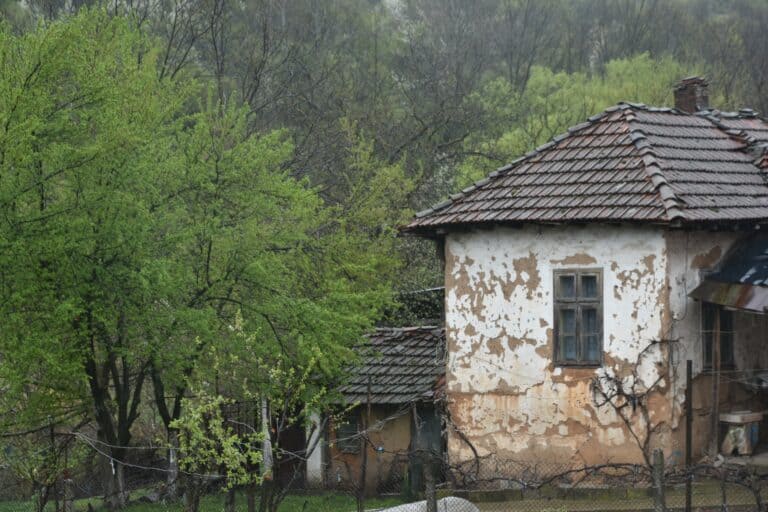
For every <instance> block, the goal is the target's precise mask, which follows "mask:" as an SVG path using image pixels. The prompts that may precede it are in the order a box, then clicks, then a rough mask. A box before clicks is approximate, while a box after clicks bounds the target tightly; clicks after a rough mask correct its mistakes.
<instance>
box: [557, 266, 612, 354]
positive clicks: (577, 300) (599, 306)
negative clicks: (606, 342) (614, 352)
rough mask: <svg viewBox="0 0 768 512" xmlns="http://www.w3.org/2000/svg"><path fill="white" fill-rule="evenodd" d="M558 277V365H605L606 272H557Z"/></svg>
mask: <svg viewBox="0 0 768 512" xmlns="http://www.w3.org/2000/svg"><path fill="white" fill-rule="evenodd" d="M554 277H555V301H554V304H555V315H554V318H555V362H556V364H558V365H563V366H565V365H584V366H596V365H600V364H602V359H603V289H602V281H603V279H602V277H603V276H602V271H601V270H557V271H555V274H554Z"/></svg>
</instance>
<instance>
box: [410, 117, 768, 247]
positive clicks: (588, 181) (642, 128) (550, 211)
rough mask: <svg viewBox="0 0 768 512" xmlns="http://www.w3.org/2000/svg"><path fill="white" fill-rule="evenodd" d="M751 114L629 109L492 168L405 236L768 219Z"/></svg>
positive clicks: (759, 132)
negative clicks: (511, 225) (500, 227)
mask: <svg viewBox="0 0 768 512" xmlns="http://www.w3.org/2000/svg"><path fill="white" fill-rule="evenodd" d="M765 141H768V123H766V121H764V120H763V119H761V118H759V117H757V116H756V114H755V113H754V112H752V111H741V112H739V113H734V114H724V113H719V112H716V111H709V112H706V113H703V114H701V113H700V114H686V113H683V112H680V111H677V110H674V109H660V108H651V107H645V106H642V105H635V104H632V105H629V104H622V105H618V106H616V107H611V108H610V109H608V110H606V111H605V112H603V113H602V114H599V115H597V116H593V117H592V118H590V120H589V121H588V122H587V123H583V124H581V125H578V126H576V127H574V128H571V129H570V130H569V131H568V133H567V134H564V135H562V136H558V137H555V138H553V139H552V141H551V142H549V143H547V144H545V145H544V146H542V147H540V148H538V149H537V150H535V151H532V152H531V153H529V154H528V155H526V157H524V158H522V159H518V160H517V161H515V162H513V163H512V164H510V165H508V166H505V167H502V168H501V169H498V170H497V171H494V172H493V173H491V174H490V175H489V177H488V178H487V179H485V180H482V181H481V182H478V183H477V184H475V185H474V186H472V187H468V188H467V189H465V190H464V191H463V192H462V193H460V194H457V195H454V196H452V199H451V200H449V201H446V202H443V203H441V204H439V205H437V206H435V207H433V208H431V209H429V210H426V211H424V212H420V213H419V214H417V216H416V218H415V219H414V220H413V221H412V222H411V223H410V224H409V225H408V226H406V227H405V228H404V230H405V231H414V232H424V233H431V232H433V231H434V230H435V229H437V228H439V227H442V228H449V227H450V226H455V225H468V224H470V225H471V224H482V223H496V222H575V221H578V222H582V221H644V222H646V221H651V222H661V223H665V222H670V221H672V220H677V221H680V222H685V221H692V222H701V221H741V220H766V219H768V186H766V181H765V178H764V174H765V171H764V170H763V171H761V169H760V167H761V166H762V165H763V164H762V163H763V162H764V161H765V162H766V165H768V158H763V157H758V156H756V154H755V148H756V145H759V144H762V143H764V142H765Z"/></svg>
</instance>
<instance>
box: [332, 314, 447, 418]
mask: <svg viewBox="0 0 768 512" xmlns="http://www.w3.org/2000/svg"><path fill="white" fill-rule="evenodd" d="M368 339H369V343H367V344H365V345H362V346H361V347H359V348H358V350H359V351H360V352H361V354H360V355H361V362H360V364H359V365H358V366H356V367H355V368H352V375H351V378H350V380H349V382H348V383H347V384H345V385H344V386H341V388H340V389H339V391H341V393H342V394H343V395H344V398H345V399H346V400H347V402H350V403H353V402H360V403H367V401H368V395H369V384H370V401H371V403H372V404H406V403H410V402H414V401H418V400H431V399H432V398H433V397H434V394H435V391H437V388H438V382H439V381H440V380H441V378H442V376H443V375H444V374H445V332H444V330H443V329H442V328H439V327H406V328H397V329H396V328H381V329H376V331H375V332H374V333H373V334H371V335H369V336H368Z"/></svg>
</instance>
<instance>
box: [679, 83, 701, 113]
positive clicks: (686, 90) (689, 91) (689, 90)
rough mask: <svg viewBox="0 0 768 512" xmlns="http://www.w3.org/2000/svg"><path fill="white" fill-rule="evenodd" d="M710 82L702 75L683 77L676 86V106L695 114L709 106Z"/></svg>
mask: <svg viewBox="0 0 768 512" xmlns="http://www.w3.org/2000/svg"><path fill="white" fill-rule="evenodd" d="M708 85H709V84H708V83H707V81H706V80H705V79H703V78H702V77H700V76H689V77H688V78H683V79H682V80H680V83H679V84H677V85H676V86H675V108H677V109H678V110H682V111H683V112H688V113H689V114H693V113H695V112H698V111H700V110H707V109H708V108H709V94H708V93H707V86H708Z"/></svg>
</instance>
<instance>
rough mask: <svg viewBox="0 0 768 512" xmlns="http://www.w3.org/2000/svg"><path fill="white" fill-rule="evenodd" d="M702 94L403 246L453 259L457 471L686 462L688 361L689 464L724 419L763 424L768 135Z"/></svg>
mask: <svg viewBox="0 0 768 512" xmlns="http://www.w3.org/2000/svg"><path fill="white" fill-rule="evenodd" d="M706 87H707V84H706V82H705V81H704V80H702V79H699V78H691V79H686V80H684V81H683V82H681V83H680V85H679V86H678V87H677V89H676V91H675V99H676V107H675V108H654V107H648V106H645V105H638V104H629V103H627V104H619V105H616V106H614V107H611V108H608V109H607V110H606V111H604V112H602V113H600V114H597V115H595V116H593V117H591V118H589V120H587V121H586V122H584V123H582V124H579V125H577V126H574V127H572V128H571V129H569V130H568V132H567V133H565V134H563V135H560V136H557V137H555V138H553V139H552V140H551V141H549V142H547V143H546V144H544V145H543V146H541V147H539V148H537V149H535V150H534V151H531V152H530V153H528V154H526V155H525V156H524V157H522V158H520V159H518V160H516V161H514V162H512V163H511V164H509V165H506V166H504V167H502V168H500V169H498V170H496V171H494V172H492V173H490V174H489V175H488V177H487V178H486V179H484V180H481V181H480V182H478V183H475V184H474V185H472V186H470V187H468V188H466V189H464V190H463V191H461V192H460V193H458V194H455V195H453V196H451V198H450V199H449V200H447V201H445V202H443V203H440V204H438V205H436V206H434V207H433V208H431V209H429V210H426V211H423V212H421V213H419V214H417V216H416V218H415V219H414V220H413V221H412V222H411V223H410V224H409V225H408V226H407V227H405V231H406V232H408V233H412V234H416V235H420V236H424V237H430V238H433V239H435V240H436V241H437V242H438V244H439V247H440V248H441V249H442V253H443V255H444V263H445V327H446V344H447V353H448V355H447V364H446V390H445V392H446V402H447V410H448V416H449V418H450V422H451V432H452V433H450V434H449V438H448V444H447V451H448V457H449V459H451V460H452V461H453V462H456V461H461V460H466V459H469V458H471V457H472V456H473V454H474V453H475V451H476V452H477V453H478V454H479V455H481V456H483V455H488V454H495V455H496V457H502V458H503V457H507V458H510V459H517V460H534V459H535V460H542V461H557V462H568V461H571V462H575V463H587V464H591V463H596V462H604V461H613V462H624V461H626V462H640V461H643V460H644V456H647V454H648V453H649V451H650V450H652V449H653V448H655V447H661V448H663V449H664V451H665V452H666V454H667V457H668V458H671V459H672V461H680V459H681V458H682V454H683V452H684V449H685V436H684V423H685V422H684V417H685V416H684V414H685V408H686V403H685V384H686V382H685V379H686V371H685V366H686V360H689V359H690V360H692V361H693V375H694V379H693V385H692V388H693V389H692V391H693V399H692V404H691V405H692V407H693V411H694V420H693V421H694V428H693V451H694V456H697V455H700V454H701V453H703V452H704V450H705V449H706V448H707V446H709V445H718V446H719V445H720V443H721V441H722V439H721V432H720V430H721V429H723V428H725V426H724V425H723V424H722V423H721V422H720V420H721V419H723V417H722V416H721V414H725V413H729V412H738V411H744V410H748V411H751V412H756V413H757V415H756V417H757V418H758V420H759V418H761V417H762V414H760V411H762V410H763V407H764V400H763V398H764V397H763V395H762V391H761V390H760V389H759V387H760V385H759V376H760V375H761V371H763V370H762V369H765V368H768V344H766V341H768V334H767V330H766V326H767V325H768V322H766V319H765V316H764V313H765V305H766V303H765V302H764V300H765V295H764V290H765V289H764V288H763V287H764V286H765V285H766V284H768V283H767V282H766V281H765V280H764V279H765V278H766V277H768V276H767V275H766V272H765V268H764V265H765V263H764V261H765V258H766V254H767V253H766V249H768V244H767V243H766V238H765V237H762V236H758V235H757V234H759V233H761V230H763V229H766V227H768V226H766V224H767V223H768V186H766V173H768V158H767V157H766V144H768V123H766V121H765V120H763V119H761V118H760V117H759V116H758V115H757V114H756V113H755V112H753V111H751V110H741V111H739V112H737V113H724V112H719V111H717V110H712V109H709V107H708V104H707V89H706ZM740 247H746V248H748V253H749V254H748V257H746V259H745V257H743V254H742V253H740V252H739V250H738V248H740ZM740 254H742V256H740ZM755 262H758V263H759V264H760V265H763V266H758V270H753V269H754V268H755V265H756V263H755ZM702 287H703V288H702ZM752 297H754V299H753V298H752ZM750 382H751V383H752V384H751V385H750ZM755 382H758V384H755ZM713 404H714V406H713ZM737 416H738V415H737ZM765 431H766V429H763V432H765Z"/></svg>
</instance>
